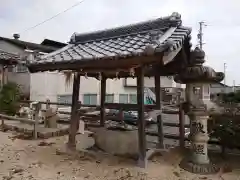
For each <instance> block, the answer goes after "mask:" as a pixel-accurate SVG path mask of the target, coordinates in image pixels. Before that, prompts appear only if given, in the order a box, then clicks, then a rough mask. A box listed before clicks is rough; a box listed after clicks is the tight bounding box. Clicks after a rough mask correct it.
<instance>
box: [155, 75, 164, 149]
mask: <svg viewBox="0 0 240 180" xmlns="http://www.w3.org/2000/svg"><path fill="white" fill-rule="evenodd" d="M154 82H155V94H156V106H157V107H158V109H159V111H160V114H159V115H158V116H157V127H158V144H157V148H160V149H163V148H164V143H163V140H164V134H163V121H162V104H161V103H162V91H161V78H160V76H159V75H156V76H155V77H154Z"/></svg>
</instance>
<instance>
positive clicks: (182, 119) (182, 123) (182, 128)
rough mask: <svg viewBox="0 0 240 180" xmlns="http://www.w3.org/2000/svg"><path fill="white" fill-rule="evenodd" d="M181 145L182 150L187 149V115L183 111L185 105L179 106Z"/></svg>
mask: <svg viewBox="0 0 240 180" xmlns="http://www.w3.org/2000/svg"><path fill="white" fill-rule="evenodd" d="M179 136H180V139H179V145H180V147H181V148H184V147H185V114H184V111H183V104H182V103H180V104H179Z"/></svg>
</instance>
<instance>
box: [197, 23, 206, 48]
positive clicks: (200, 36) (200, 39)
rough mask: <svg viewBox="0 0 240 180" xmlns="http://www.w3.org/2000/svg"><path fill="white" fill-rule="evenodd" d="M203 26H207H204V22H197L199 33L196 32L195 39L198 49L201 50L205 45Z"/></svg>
mask: <svg viewBox="0 0 240 180" xmlns="http://www.w3.org/2000/svg"><path fill="white" fill-rule="evenodd" d="M203 26H207V25H206V24H205V22H204V21H200V22H199V31H198V34H197V38H198V43H199V46H200V49H202V48H203V44H205V43H203Z"/></svg>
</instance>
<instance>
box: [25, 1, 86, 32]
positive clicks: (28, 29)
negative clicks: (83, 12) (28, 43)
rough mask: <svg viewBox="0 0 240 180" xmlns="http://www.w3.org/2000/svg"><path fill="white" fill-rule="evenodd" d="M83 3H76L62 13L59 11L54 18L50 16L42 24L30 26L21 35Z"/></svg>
mask: <svg viewBox="0 0 240 180" xmlns="http://www.w3.org/2000/svg"><path fill="white" fill-rule="evenodd" d="M83 1H84V0H82V1H79V2H77V3H76V4H74V5H72V6H71V7H69V8H67V9H65V10H64V11H61V12H59V13H57V14H55V15H54V16H52V17H50V18H48V19H46V20H44V21H42V22H40V23H38V24H36V25H34V26H32V27H30V28H27V29H25V30H24V31H22V32H21V33H25V32H27V31H30V30H32V29H34V28H36V27H38V26H40V25H42V24H44V23H46V22H48V21H50V20H52V19H54V18H56V17H58V16H59V15H61V14H63V13H65V12H67V11H69V10H71V9H73V8H75V7H76V6H78V5H80V4H81V3H82V2H83Z"/></svg>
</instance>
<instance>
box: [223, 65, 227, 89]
mask: <svg viewBox="0 0 240 180" xmlns="http://www.w3.org/2000/svg"><path fill="white" fill-rule="evenodd" d="M226 68H227V64H226V63H223V72H224V93H226Z"/></svg>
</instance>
